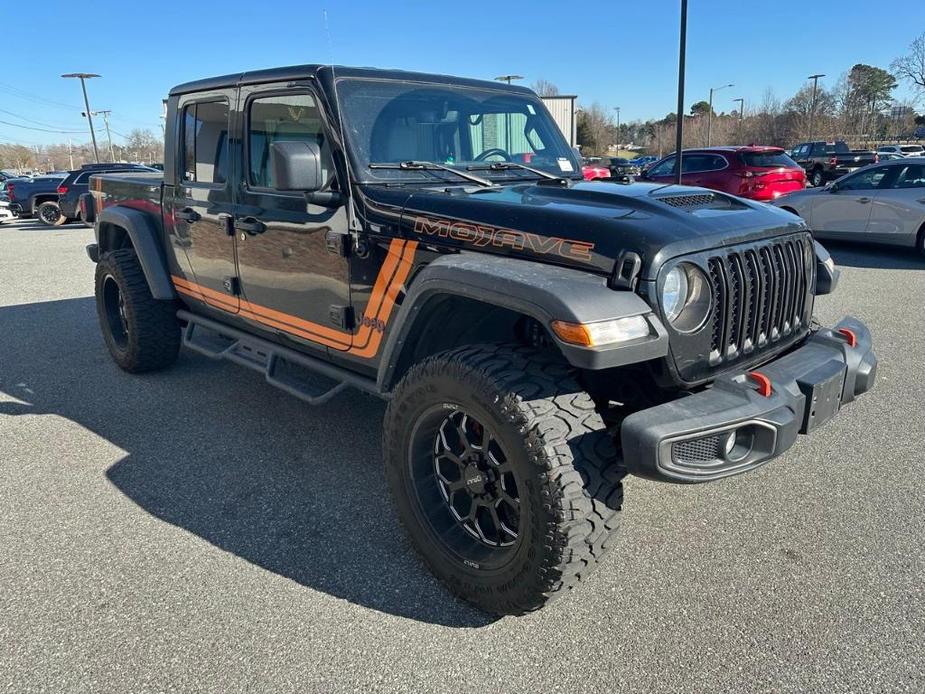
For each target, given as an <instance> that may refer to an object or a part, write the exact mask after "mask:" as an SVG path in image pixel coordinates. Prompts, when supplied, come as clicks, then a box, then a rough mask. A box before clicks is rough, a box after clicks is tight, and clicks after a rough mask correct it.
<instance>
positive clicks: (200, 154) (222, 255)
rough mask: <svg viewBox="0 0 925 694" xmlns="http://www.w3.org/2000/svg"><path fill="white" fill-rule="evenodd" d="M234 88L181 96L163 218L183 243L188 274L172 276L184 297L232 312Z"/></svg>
mask: <svg viewBox="0 0 925 694" xmlns="http://www.w3.org/2000/svg"><path fill="white" fill-rule="evenodd" d="M233 101H234V90H233V89H227V90H225V89H222V90H216V91H214V92H205V93H197V94H196V95H195V96H194V97H188V98H185V99H182V100H181V101H180V103H179V104H178V108H179V114H180V127H179V138H180V148H179V156H178V157H177V164H176V166H177V169H178V170H177V175H176V179H177V184H176V186H175V187H174V189H173V190H174V193H173V195H172V196H171V197H170V198H169V199H168V200H167V209H166V210H165V212H166V214H167V215H168V222H172V224H170V226H172V228H173V229H174V234H175V235H176V244H177V246H178V247H182V248H183V249H184V250H185V252H186V256H187V259H188V261H189V265H190V267H191V269H192V275H193V276H192V277H185V278H179V277H178V278H174V284H175V285H176V287H177V290H178V291H180V292H181V293H182V294H184V295H185V296H186V297H187V298H192V299H197V300H199V301H203V302H205V303H206V304H208V305H209V306H211V307H213V308H218V309H221V310H223V311H228V312H230V313H237V312H238V310H239V307H240V302H239V300H238V296H237V291H236V285H235V277H236V275H237V272H236V270H235V260H234V237H233V236H231V235H230V234H229V230H230V227H229V225H228V223H227V222H228V220H230V215H231V212H232V210H233V205H232V187H231V181H232V180H233V178H232V176H233V173H232V170H231V169H232V165H231V158H230V157H229V155H228V152H229V132H230V123H231V121H230V114H231V112H232V109H231V107H230V105H231V104H232V103H233Z"/></svg>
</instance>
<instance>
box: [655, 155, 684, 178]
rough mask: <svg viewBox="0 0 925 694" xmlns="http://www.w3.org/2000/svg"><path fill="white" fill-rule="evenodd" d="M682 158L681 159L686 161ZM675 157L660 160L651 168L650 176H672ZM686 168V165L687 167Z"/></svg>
mask: <svg viewBox="0 0 925 694" xmlns="http://www.w3.org/2000/svg"><path fill="white" fill-rule="evenodd" d="M685 159H686V158H682V159H681V161H685ZM674 160H675V159H674V157H669V158H668V159H666V160H665V161H662V162H659V163H658V164H656V165H655V166H653V167H652V168H651V169H649V176H670V175H672V174H673V173H674ZM685 168H686V167H685Z"/></svg>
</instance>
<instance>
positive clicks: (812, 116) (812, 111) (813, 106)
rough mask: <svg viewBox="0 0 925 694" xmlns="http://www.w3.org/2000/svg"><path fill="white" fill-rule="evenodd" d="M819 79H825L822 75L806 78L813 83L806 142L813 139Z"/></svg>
mask: <svg viewBox="0 0 925 694" xmlns="http://www.w3.org/2000/svg"><path fill="white" fill-rule="evenodd" d="M820 77H825V75H822V74H819V75H810V76H809V77H807V78H806V79H808V80H812V81H813V98H812V100H811V101H810V103H809V135H808V136H807V138H806V139H807V140H810V141H812V139H813V120H814V119H815V116H816V86H817V85H818V84H819V78H820Z"/></svg>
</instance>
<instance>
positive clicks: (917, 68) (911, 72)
mask: <svg viewBox="0 0 925 694" xmlns="http://www.w3.org/2000/svg"><path fill="white" fill-rule="evenodd" d="M890 69H891V70H892V71H893V73H894V74H895V75H896V76H897V77H898V78H899V79H901V80H904V81H906V82H911V83H912V84H914V85H915V86H916V87H917V88H918V89H919V90H920V91H925V34H922V35H921V36H919V37H918V38H917V39H915V41H913V42H912V43H911V44H909V52H908V53H907V54H906V55H904V56H901V57H899V58H897V59H896V60H894V61H893V62H892V63H890Z"/></svg>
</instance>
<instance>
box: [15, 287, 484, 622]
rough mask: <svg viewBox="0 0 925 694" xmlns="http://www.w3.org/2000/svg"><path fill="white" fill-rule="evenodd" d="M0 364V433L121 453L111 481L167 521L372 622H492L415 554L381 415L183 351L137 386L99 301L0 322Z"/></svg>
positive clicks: (53, 305)
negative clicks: (75, 429)
mask: <svg viewBox="0 0 925 694" xmlns="http://www.w3.org/2000/svg"><path fill="white" fill-rule="evenodd" d="M0 355H2V357H0V392H3V393H5V394H7V395H9V396H12V397H13V398H15V399H16V400H18V401H20V402H13V401H10V400H6V401H0V432H2V430H3V426H2V420H3V419H4V416H15V415H43V414H48V415H57V416H60V417H65V418H67V419H69V420H72V421H74V422H76V423H78V424H79V425H81V426H83V427H85V428H87V429H89V430H91V431H92V432H94V433H95V434H97V435H98V436H100V437H103V438H104V439H106V440H107V441H109V442H111V443H112V444H113V445H115V446H117V447H119V448H120V449H122V450H124V451H126V452H127V455H126V456H125V457H124V458H122V459H121V460H119V461H118V462H117V463H115V464H114V465H112V466H111V467H110V468H109V469H108V470H106V472H105V475H106V477H107V478H108V480H109V481H110V482H112V484H113V485H115V487H116V488H117V489H118V490H119V491H120V492H122V493H123V494H125V495H127V496H128V497H129V498H130V499H132V500H133V501H134V502H135V503H137V504H138V505H139V506H140V507H141V508H142V509H144V510H145V511H147V512H148V513H150V514H152V515H154V516H156V517H157V518H159V519H161V520H164V521H166V522H168V523H172V524H174V525H176V526H179V527H181V528H184V529H185V530H187V531H189V532H191V533H194V534H195V535H197V536H199V537H201V538H202V539H204V540H206V541H207V542H209V543H211V544H213V545H214V546H216V547H218V548H220V549H222V550H225V551H227V552H231V553H233V554H235V555H237V556H238V557H241V558H243V559H245V560H247V561H248V562H252V563H253V564H256V565H258V566H260V567H262V568H264V569H266V570H267V571H271V572H273V573H275V574H279V575H281V576H284V577H286V578H288V579H291V580H292V581H295V582H297V583H299V584H301V585H304V586H306V587H308V588H311V589H313V590H317V591H323V592H325V593H327V594H329V595H332V596H335V597H337V598H341V599H344V600H347V601H350V602H352V603H355V604H358V605H362V606H365V607H367V608H370V609H374V610H379V611H381V612H384V613H389V614H393V615H397V616H401V617H406V618H410V619H415V620H419V621H423V622H429V623H434V624H440V625H445V626H452V627H476V626H484V625H487V624H489V623H491V622H493V621H494V619H493V618H492V617H490V616H487V615H485V614H483V613H481V612H479V611H477V610H475V609H474V608H472V607H470V606H468V605H466V604H464V603H461V602H459V601H457V600H455V599H454V598H453V597H452V596H451V595H450V594H449V593H448V592H447V591H446V590H444V589H443V587H442V586H441V585H440V584H439V582H437V580H436V579H434V578H433V577H432V576H431V575H430V573H429V572H428V571H427V570H426V569H425V568H424V566H423V565H422V564H420V563H419V561H418V559H417V557H416V555H415V554H414V552H413V550H412V549H411V547H410V545H409V544H408V542H407V541H406V539H405V536H404V534H403V532H402V530H401V528H400V526H399V524H398V522H397V520H396V518H395V514H394V512H393V510H392V507H391V502H390V499H389V496H388V491H387V489H386V485H385V480H384V477H383V472H382V464H381V459H382V457H381V451H380V438H381V421H382V414H383V410H384V407H383V404H382V403H381V402H380V401H378V400H377V399H375V398H372V397H369V396H365V395H361V394H359V393H355V392H350V393H349V394H344V395H341V396H339V397H337V398H335V399H334V400H333V401H331V402H330V403H328V404H327V405H325V406H323V407H319V408H311V407H308V406H306V405H304V404H303V403H301V402H300V401H298V400H296V399H295V398H292V397H289V396H287V395H285V394H283V393H280V392H279V391H277V390H276V389H274V388H271V387H270V386H268V385H266V384H265V382H264V381H263V380H262V379H261V378H260V377H259V376H258V375H256V374H252V373H250V372H248V371H246V370H243V369H238V368H237V367H235V366H233V365H229V364H223V363H216V362H213V361H210V360H208V359H206V358H204V357H200V356H198V355H193V354H191V353H189V352H188V351H184V352H183V353H182V354H181V356H180V360H179V361H178V363H177V364H176V365H175V366H174V367H173V368H172V369H169V370H167V371H164V372H161V373H156V374H148V375H143V376H130V375H128V374H125V373H123V372H122V371H120V370H119V369H118V368H117V367H116V366H115V364H114V363H113V362H112V361H111V359H110V358H109V354H108V353H107V352H106V349H105V347H104V345H103V342H102V338H101V336H100V333H99V329H98V326H97V320H96V311H95V306H94V300H93V299H92V298H81V299H68V300H63V301H51V302H46V303H36V304H28V305H20V306H11V307H3V308H0ZM62 463H64V464H69V463H68V461H62ZM106 493H109V492H108V491H107V490H106V489H102V490H100V494H101V495H102V496H103V497H104V498H105V494H106ZM127 521H128V522H130V519H127ZM139 541H143V540H139ZM175 589H176V590H183V587H182V586H181V585H178V586H176V587H175ZM306 617H310V616H309V615H306Z"/></svg>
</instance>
